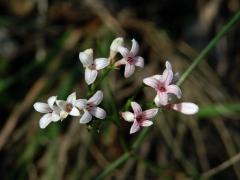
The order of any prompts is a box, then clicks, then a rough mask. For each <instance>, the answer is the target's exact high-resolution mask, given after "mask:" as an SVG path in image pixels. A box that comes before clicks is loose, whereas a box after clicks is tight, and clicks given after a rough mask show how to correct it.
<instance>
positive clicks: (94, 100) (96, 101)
mask: <svg viewBox="0 0 240 180" xmlns="http://www.w3.org/2000/svg"><path fill="white" fill-rule="evenodd" d="M102 100H103V93H102V91H97V92H96V93H95V94H94V95H93V96H92V97H91V98H90V99H89V100H88V103H93V104H94V105H96V106H97V105H99V104H100V103H101V102H102Z"/></svg>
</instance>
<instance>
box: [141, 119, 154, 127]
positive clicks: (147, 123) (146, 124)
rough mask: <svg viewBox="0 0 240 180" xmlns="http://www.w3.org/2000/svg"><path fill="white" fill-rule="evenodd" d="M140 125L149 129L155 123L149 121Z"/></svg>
mask: <svg viewBox="0 0 240 180" xmlns="http://www.w3.org/2000/svg"><path fill="white" fill-rule="evenodd" d="M140 125H141V126H143V127H148V126H151V125H153V122H152V121H149V120H145V121H143V122H141V124H140Z"/></svg>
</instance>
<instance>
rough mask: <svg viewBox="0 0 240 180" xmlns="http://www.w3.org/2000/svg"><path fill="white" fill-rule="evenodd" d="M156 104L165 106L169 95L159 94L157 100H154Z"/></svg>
mask: <svg viewBox="0 0 240 180" xmlns="http://www.w3.org/2000/svg"><path fill="white" fill-rule="evenodd" d="M154 102H155V104H156V105H157V106H158V107H159V106H162V105H163V106H165V105H167V103H168V96H167V93H165V92H158V93H157V95H156V97H155V99H154Z"/></svg>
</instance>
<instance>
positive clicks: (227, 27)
mask: <svg viewBox="0 0 240 180" xmlns="http://www.w3.org/2000/svg"><path fill="white" fill-rule="evenodd" d="M239 19H240V10H239V11H238V12H237V13H236V14H235V15H234V16H233V17H232V18H231V19H230V20H229V22H228V23H227V24H226V25H225V26H223V27H222V29H221V30H220V32H219V33H218V34H217V35H216V36H215V37H214V38H213V39H212V40H211V42H210V43H209V44H208V45H207V46H206V47H205V48H204V49H203V50H202V52H201V53H200V54H199V55H198V57H197V58H196V59H195V60H194V61H193V63H192V64H191V65H190V66H189V68H188V69H187V70H186V71H185V72H184V73H183V75H182V76H181V78H180V80H179V81H178V82H177V85H181V84H182V83H183V82H184V81H185V80H186V79H187V78H188V76H189V75H190V74H191V73H192V71H193V70H194V69H195V68H196V67H197V66H198V64H199V63H200V62H202V61H203V60H204V58H205V57H206V55H207V54H208V53H209V51H210V50H212V49H213V47H214V46H215V45H216V44H217V42H218V41H219V40H220V39H221V38H222V37H223V36H224V35H225V34H226V33H227V32H228V31H229V30H230V29H231V28H232V27H233V26H234V25H235V24H236V23H237V22H238V20H239Z"/></svg>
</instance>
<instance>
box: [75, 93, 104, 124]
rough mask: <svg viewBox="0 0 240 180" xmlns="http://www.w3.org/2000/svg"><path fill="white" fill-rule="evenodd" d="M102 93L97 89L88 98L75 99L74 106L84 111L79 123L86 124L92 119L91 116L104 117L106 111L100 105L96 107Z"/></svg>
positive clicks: (100, 100) (101, 97)
mask: <svg viewBox="0 0 240 180" xmlns="http://www.w3.org/2000/svg"><path fill="white" fill-rule="evenodd" d="M102 99H103V93H102V91H97V92H96V93H95V94H94V95H93V96H92V97H91V98H90V99H89V100H86V99H78V100H76V106H77V107H78V108H79V109H82V110H83V111H84V114H83V115H82V117H81V119H80V123H82V124H86V123H89V122H90V121H91V120H92V116H94V117H96V118H99V119H104V118H105V117H106V112H105V110H103V109H102V108H100V107H97V105H99V104H100V103H101V102H102Z"/></svg>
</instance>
